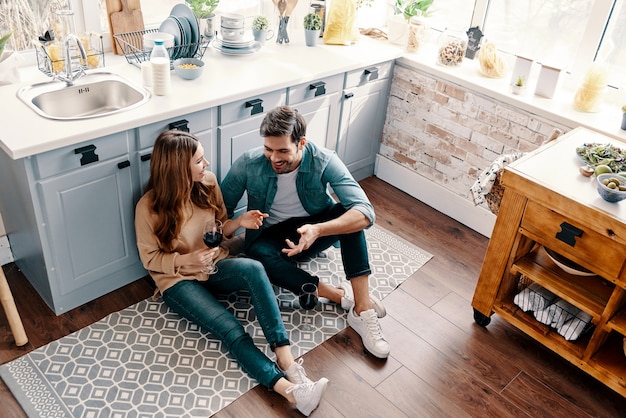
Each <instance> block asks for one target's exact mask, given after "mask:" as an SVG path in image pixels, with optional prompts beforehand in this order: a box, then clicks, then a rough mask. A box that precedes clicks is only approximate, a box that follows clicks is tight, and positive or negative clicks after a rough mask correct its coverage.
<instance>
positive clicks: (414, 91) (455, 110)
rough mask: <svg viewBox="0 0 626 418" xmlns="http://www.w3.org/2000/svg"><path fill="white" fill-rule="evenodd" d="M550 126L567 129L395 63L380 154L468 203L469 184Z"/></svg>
mask: <svg viewBox="0 0 626 418" xmlns="http://www.w3.org/2000/svg"><path fill="white" fill-rule="evenodd" d="M555 128H558V129H561V130H562V131H563V132H568V131H569V130H570V128H569V127H565V126H562V125H560V124H558V123H554V122H551V121H549V120H547V119H545V118H540V117H538V116H537V115H534V114H532V113H529V112H526V111H524V110H521V109H519V108H516V107H514V106H511V105H508V104H505V103H502V102H499V101H497V100H494V99H493V98H491V97H488V96H485V95H483V94H479V93H477V92H473V91H470V90H467V89H466V88H464V87H461V86H459V85H456V84H453V83H450V82H448V81H442V80H439V79H436V78H434V77H433V76H431V75H430V74H427V73H423V72H421V71H419V70H415V69H409V68H406V67H403V66H400V65H396V66H395V69H394V75H393V82H392V83H391V95H390V98H389V105H388V108H387V116H386V120H385V127H384V131H383V139H382V144H381V148H380V154H381V155H383V156H385V157H387V158H389V159H391V160H393V161H395V162H397V163H399V164H401V165H402V166H404V167H406V168H408V169H410V170H412V171H414V172H416V173H417V174H419V175H421V176H424V177H426V178H427V179H429V180H430V181H433V182H435V183H436V184H438V185H439V186H441V187H444V188H446V189H448V190H449V191H451V192H452V193H454V194H456V195H458V196H460V197H462V198H464V199H466V200H469V201H470V202H473V200H472V198H471V195H470V191H469V188H470V186H471V185H472V184H473V183H474V182H475V181H476V178H477V177H478V175H479V174H480V173H481V172H482V171H483V170H484V169H485V168H486V167H487V166H489V165H490V164H491V163H492V162H493V161H494V160H495V159H496V158H497V157H498V156H499V155H501V154H504V153H509V152H513V151H522V152H528V151H531V150H534V149H535V148H537V147H538V146H539V145H540V144H541V143H542V142H543V141H545V139H546V138H547V137H548V136H549V135H550V134H551V133H552V131H553V129H555Z"/></svg>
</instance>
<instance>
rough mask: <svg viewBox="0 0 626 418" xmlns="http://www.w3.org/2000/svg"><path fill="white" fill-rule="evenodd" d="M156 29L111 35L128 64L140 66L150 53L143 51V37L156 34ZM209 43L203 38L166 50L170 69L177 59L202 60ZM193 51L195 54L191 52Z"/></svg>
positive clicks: (148, 57)
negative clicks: (147, 34)
mask: <svg viewBox="0 0 626 418" xmlns="http://www.w3.org/2000/svg"><path fill="white" fill-rule="evenodd" d="M158 31H159V30H158V29H146V30H140V31H136V32H125V33H118V34H116V35H113V37H114V38H115V41H116V42H117V45H118V47H119V49H120V50H121V51H122V53H123V54H124V56H125V57H126V61H128V63H129V64H133V65H136V66H140V64H141V63H142V62H144V61H148V60H149V59H150V51H144V49H143V35H145V34H146V33H150V32H158ZM209 43H210V42H209V41H208V40H204V36H201V37H200V42H196V43H189V44H183V45H176V46H173V47H170V48H167V52H168V53H169V55H170V68H171V69H173V68H174V64H173V62H174V60H176V59H178V58H198V59H202V57H203V56H204V53H205V51H206V49H207V47H208V46H209ZM193 51H195V52H193Z"/></svg>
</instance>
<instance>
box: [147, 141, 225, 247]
mask: <svg viewBox="0 0 626 418" xmlns="http://www.w3.org/2000/svg"><path fill="white" fill-rule="evenodd" d="M197 150H198V138H196V137H195V136H193V135H192V134H189V133H187V132H183V131H178V130H171V131H165V132H163V133H161V134H160V135H159V136H158V137H157V139H156V142H155V143H154V148H153V150H152V157H151V159H150V179H149V180H148V186H147V188H146V192H147V191H150V190H152V191H153V201H152V210H153V212H154V213H156V215H157V222H156V225H155V234H156V236H157V238H158V240H159V241H160V243H161V246H162V247H163V249H164V250H165V251H171V250H172V244H173V240H174V239H176V238H177V237H178V234H179V233H180V228H181V227H182V223H183V209H184V207H185V206H186V205H187V204H189V202H190V201H191V202H193V204H195V205H196V206H198V207H200V208H203V209H213V210H217V205H216V201H215V193H214V188H215V186H209V185H206V184H204V183H201V182H197V181H194V180H193V179H192V177H191V169H190V164H191V158H192V157H193V156H194V154H195V153H196V151H197Z"/></svg>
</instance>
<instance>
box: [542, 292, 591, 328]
mask: <svg viewBox="0 0 626 418" xmlns="http://www.w3.org/2000/svg"><path fill="white" fill-rule="evenodd" d="M579 312H580V309H578V308H577V307H575V306H574V305H572V304H571V303H569V302H566V301H565V300H563V299H558V300H557V301H556V302H554V303H553V304H552V305H550V306H548V307H547V308H546V309H543V310H541V311H538V312H535V318H536V319H537V321H539V322H541V323H542V324H546V325H549V326H551V327H553V328H556V329H557V330H558V329H559V328H561V327H562V326H563V324H564V323H565V322H566V321H569V320H570V319H572V318H573V317H574V316H576V315H578V313H579Z"/></svg>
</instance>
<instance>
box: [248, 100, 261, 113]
mask: <svg viewBox="0 0 626 418" xmlns="http://www.w3.org/2000/svg"><path fill="white" fill-rule="evenodd" d="M248 107H251V108H252V110H251V111H250V116H253V115H256V114H259V113H263V100H261V99H253V100H250V101H247V102H246V108H248Z"/></svg>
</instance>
